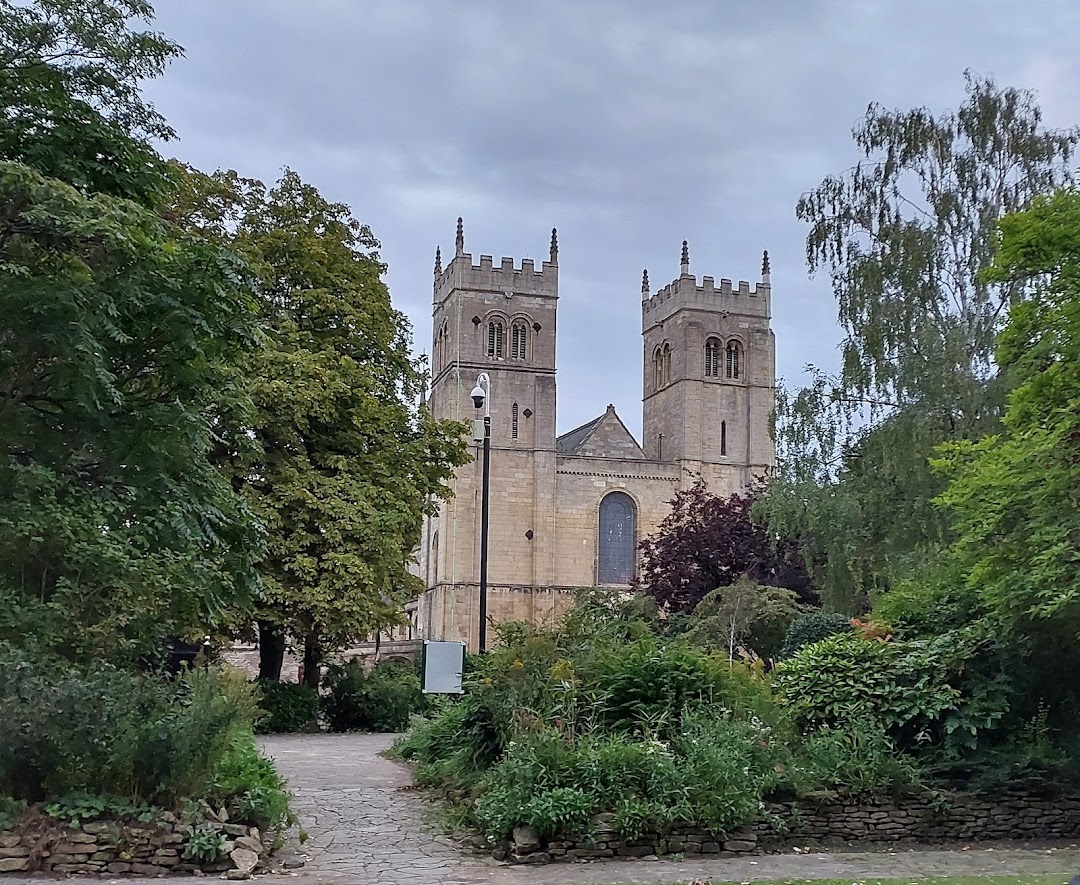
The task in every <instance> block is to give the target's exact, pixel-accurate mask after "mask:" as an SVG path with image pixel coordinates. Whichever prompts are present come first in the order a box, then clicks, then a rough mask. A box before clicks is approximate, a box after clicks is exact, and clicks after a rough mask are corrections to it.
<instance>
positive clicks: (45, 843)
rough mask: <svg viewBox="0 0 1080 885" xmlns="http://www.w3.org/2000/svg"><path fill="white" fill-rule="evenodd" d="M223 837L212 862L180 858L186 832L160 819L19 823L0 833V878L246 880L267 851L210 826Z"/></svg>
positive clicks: (247, 832)
mask: <svg viewBox="0 0 1080 885" xmlns="http://www.w3.org/2000/svg"><path fill="white" fill-rule="evenodd" d="M209 826H210V827H211V828H212V829H214V830H215V831H217V832H219V833H221V835H222V836H223V837H224V846H223V849H222V851H221V853H220V854H219V856H218V857H217V858H216V859H215V860H213V861H202V860H198V859H193V858H188V857H185V853H186V852H185V849H186V848H187V844H188V837H189V835H190V832H191V830H190V827H188V826H187V825H186V824H183V823H181V822H180V821H179V820H177V819H176V817H174V816H173V815H171V814H169V813H167V812H166V813H165V814H164V815H163V817H162V818H161V819H160V820H159V821H156V822H155V823H152V824H141V823H128V822H123V821H88V822H85V823H83V824H82V825H81V826H77V827H76V826H70V825H68V824H65V823H60V822H58V821H54V820H52V819H50V818H45V817H41V816H33V817H28V818H26V819H24V820H23V821H22V822H21V823H20V824H19V826H18V827H17V829H15V830H14V831H11V832H0V873H27V872H43V873H84V874H85V873H90V874H98V875H108V876H123V875H133V876H165V875H168V874H170V873H184V872H186V873H195V874H197V873H225V874H226V876H227V878H230V879H246V878H250V876H251V873H252V871H253V870H255V869H256V868H257V867H258V866H259V865H260V864H261V863H262V862H263V859H264V858H265V857H266V856H267V854H268V848H269V846H268V845H267V844H265V843H264V841H263V837H262V834H261V833H260V832H259V830H258V829H257V828H256V827H250V826H247V825H245V824H242V823H227V822H216V821H215V822H210V823H209Z"/></svg>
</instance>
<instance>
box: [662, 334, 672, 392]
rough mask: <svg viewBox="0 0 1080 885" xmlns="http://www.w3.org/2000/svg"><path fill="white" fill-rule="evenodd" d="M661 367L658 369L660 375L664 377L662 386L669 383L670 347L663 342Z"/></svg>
mask: <svg viewBox="0 0 1080 885" xmlns="http://www.w3.org/2000/svg"><path fill="white" fill-rule="evenodd" d="M662 357H663V365H662V366H661V367H660V374H661V375H663V377H664V384H670V383H671V347H670V346H669V345H668V343H667V342H666V341H665V342H664V352H663V354H662Z"/></svg>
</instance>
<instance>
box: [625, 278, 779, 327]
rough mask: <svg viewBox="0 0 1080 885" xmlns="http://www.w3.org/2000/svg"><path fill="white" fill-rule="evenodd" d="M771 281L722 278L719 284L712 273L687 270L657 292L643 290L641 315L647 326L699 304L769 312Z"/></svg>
mask: <svg viewBox="0 0 1080 885" xmlns="http://www.w3.org/2000/svg"><path fill="white" fill-rule="evenodd" d="M771 292H772V287H771V285H770V284H769V283H766V282H758V283H749V282H747V281H746V280H739V281H738V282H737V283H733V282H732V281H731V280H729V279H726V278H721V280H720V282H719V284H717V282H716V280H715V279H714V278H713V277H702V278H701V281H700V282H698V279H697V277H694V276H691V275H689V274H684V275H683V276H681V277H679V278H678V279H677V280H675V281H673V282H671V283H668V284H667V285H666V286H664V287H663V288H662V289H659V290H658V291H656V292H653V293H649V292H643V293H642V301H641V316H642V322H643V323H644V325H645V326H649V325H652V324H653V323H655V322H659V321H660V320H662V319H664V318H666V317H667V316H670V315H671V314H672V313H674V312H675V311H677V310H680V309H682V308H693V307H700V308H702V309H705V310H716V309H717V308H719V309H721V310H727V311H730V312H731V313H736V314H743V315H748V316H761V317H765V318H768V317H769V316H770V300H771V299H770V295H771Z"/></svg>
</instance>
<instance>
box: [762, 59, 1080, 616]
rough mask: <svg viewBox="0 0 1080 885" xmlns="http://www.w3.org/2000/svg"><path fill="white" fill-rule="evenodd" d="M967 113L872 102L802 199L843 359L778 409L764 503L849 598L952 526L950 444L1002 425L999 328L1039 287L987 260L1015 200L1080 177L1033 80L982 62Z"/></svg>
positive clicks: (836, 597) (920, 555)
mask: <svg viewBox="0 0 1080 885" xmlns="http://www.w3.org/2000/svg"><path fill="white" fill-rule="evenodd" d="M966 80H967V87H966V98H965V100H964V102H963V103H962V104H961V106H960V107H959V109H958V110H956V111H946V112H943V113H937V114H936V113H934V112H932V111H931V110H929V109H927V108H916V109H914V110H889V109H887V108H884V107H882V106H880V105H877V104H872V105H870V107H869V108H868V110H867V113H866V117H865V119H864V120H863V121H862V122H861V123H860V124H859V125H858V126H857V127H856V128H855V130H854V132H853V136H854V140H855V145H856V147H857V148H858V150H859V153H860V154H861V159H860V160H859V161H858V162H857V163H856V164H855V165H854V166H853V167H852V168H850V169H848V170H846V171H845V172H843V173H841V174H838V175H830V176H829V177H827V178H826V179H825V180H824V181H823V182H822V183H821V184H820V185H819V186H818V187H817V188H815V189H814V190H813V191H810V192H809V193H807V194H804V195H803V197H802V198H801V199H800V200H799V202H798V205H797V208H796V214H797V216H798V218H799V219H800V220H801V221H804V222H806V223H807V224H808V225H809V232H808V234H807V239H806V257H807V263H808V265H809V270H810V273H811V274H816V273H826V274H828V276H829V279H830V281H831V283H832V287H833V291H834V294H835V298H836V304H837V319H838V322H839V324H840V326H841V328H842V329H843V332H844V339H843V343H842V354H841V366H840V369H839V371H838V372H837V373H835V374H829V373H825V372H823V371H820V370H818V369H815V368H813V367H810V372H811V376H812V377H811V384H810V385H809V386H808V387H807V388H805V389H803V390H801V391H797V392H794V393H784V394H782V395H781V397H780V402H779V408H778V425H777V426H778V448H779V452H780V464H779V470H778V476H777V477H776V481H775V482H773V483H772V484H771V487H770V491H769V494H768V496H767V498H766V500H765V502H764V503H763V510H764V512H765V514H766V515H767V517H768V518H769V519H770V521H771V522H772V523H773V525H774V526H775V527H777V528H778V529H781V530H783V531H786V532H789V533H792V534H797V535H799V536H801V537H803V538H805V539H806V541H807V546H806V549H805V551H804V552H805V554H806V555H807V557H808V560H809V562H810V565H811V566H812V567H813V568H814V569H815V572H816V577H817V578H818V579H819V581H820V582H821V584H822V586H823V590H824V594H825V597H826V599H827V600H828V601H829V602H830V603H831V604H832V605H834V606H836V607H846V606H850V605H852V604H857V600H858V599H859V598H860V597H862V596H864V595H865V593H866V592H867V591H868V590H872V589H874V588H875V587H881V586H884V585H887V583H888V581H889V578H890V577H891V576H894V575H896V574H898V573H900V572H903V571H906V570H908V569H910V568H912V567H915V566H916V565H917V563H918V562H919V561H921V560H922V559H924V558H925V557H926V556H927V554H928V553H929V552H930V551H932V550H934V549H935V548H936V546H937V545H938V544H939V543H940V542H941V540H942V538H943V535H944V533H945V531H946V530H945V527H944V524H943V522H942V519H941V516H940V514H939V513H938V512H937V511H936V510H935V508H934V507H933V505H932V503H931V500H932V498H933V497H934V496H935V495H936V494H938V493H939V492H940V491H941V488H942V480H941V479H940V478H939V477H937V476H935V475H934V473H933V472H932V470H931V469H930V467H929V465H928V460H927V459H928V457H929V455H930V454H931V453H932V451H933V449H934V447H935V446H936V445H938V444H940V443H941V442H943V441H947V440H951V439H965V438H977V437H979V436H981V435H983V434H984V433H986V432H987V431H988V430H990V429H993V428H994V427H995V426H996V425H997V422H998V416H999V414H1000V409H1001V404H1002V402H1003V396H1004V391H1003V386H1004V385H1003V384H1002V379H1000V378H999V375H998V372H997V367H996V365H995V362H994V352H993V351H994V339H995V335H996V334H997V332H998V331H999V330H1000V327H1001V324H1002V322H1003V319H1004V317H1005V316H1006V314H1007V311H1008V309H1009V307H1010V306H1011V305H1012V304H1014V303H1016V301H1017V300H1018V299H1020V298H1022V297H1023V288H1022V287H1021V286H1020V285H1018V284H1016V283H1014V282H1012V281H1010V280H1008V279H1000V278H990V277H987V276H984V274H983V272H984V271H985V269H986V268H987V267H988V266H990V264H991V263H992V261H993V256H994V250H995V243H996V231H997V225H998V222H999V220H1000V219H1001V217H1002V216H1003V215H1005V214H1006V213H1010V212H1014V211H1017V210H1019V209H1022V208H1023V207H1025V206H1026V205H1028V204H1029V203H1030V201H1031V200H1032V199H1033V198H1034V197H1035V196H1036V195H1038V194H1042V193H1046V192H1049V191H1052V190H1054V189H1055V188H1056V187H1058V186H1060V185H1061V184H1062V183H1064V182H1066V181H1067V180H1068V179H1069V170H1070V165H1069V164H1070V160H1071V157H1072V154H1073V151H1074V148H1075V146H1076V143H1077V139H1078V131H1077V130H1076V129H1070V130H1066V131H1048V130H1046V129H1045V128H1044V127H1043V125H1042V114H1041V111H1040V109H1039V107H1038V104H1037V103H1036V100H1035V97H1034V96H1033V95H1032V93H1030V92H1027V91H1025V90H1020V89H1012V88H999V87H998V86H997V85H996V84H995V83H994V81H993V80H992V79H989V78H980V77H976V76H974V75H972V74H970V73H969V74H967V77H966Z"/></svg>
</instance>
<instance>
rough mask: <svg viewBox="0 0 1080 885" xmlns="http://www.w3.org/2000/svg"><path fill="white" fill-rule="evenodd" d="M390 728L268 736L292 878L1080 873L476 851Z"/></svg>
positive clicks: (1070, 862)
mask: <svg viewBox="0 0 1080 885" xmlns="http://www.w3.org/2000/svg"><path fill="white" fill-rule="evenodd" d="M390 743H391V739H390V737H388V736H386V735H289V736H275V737H268V738H265V739H264V741H263V746H264V748H265V749H266V752H267V753H268V754H269V755H270V756H272V757H273V758H274V760H275V761H276V763H277V765H278V768H279V770H280V771H281V773H282V774H283V775H284V776H285V777H286V778H287V779H288V780H289V783H290V785H291V789H292V791H293V794H294V795H295V797H296V803H295V804H296V810H297V813H298V814H299V816H300V818H301V821H302V824H303V826H304V827H305V829H306V830H307V831H308V833H309V839H308V841H307V843H306V844H305V845H304V846H303V849H302V851H303V852H304V853H305V854H307V855H309V857H310V860H309V861H308V863H307V865H306V866H305V867H304V869H302V870H298V871H296V873H295V874H293V875H292V876H289V877H288V878H279V876H267V877H265V878H264V877H259V878H260V879H261V880H262V881H265V882H267V883H268V885H269V883H270V882H275V883H276V882H278V881H281V882H285V881H291V882H294V883H297V885H322V883H327V885H345V883H350V885H351V883H356V885H367V883H372V885H485V883H492V885H610V883H625V885H637V883H642V885H645V883H687V882H690V881H692V880H693V879H703V880H709V879H712V880H714V881H736V882H743V881H748V880H754V879H785V878H795V879H815V878H818V879H820V878H843V879H849V880H850V881H852V882H854V881H855V880H857V879H867V878H885V877H889V878H892V877H904V878H912V879H914V878H917V877H921V876H932V875H938V876H942V875H950V874H952V875H967V876H972V875H980V874H986V875H1019V874H1025V873H1029V874H1037V873H1061V874H1062V882H1063V883H1064V882H1065V881H1067V880H1068V879H1069V878H1070V877H1071V876H1072V875H1073V874H1075V873H1077V872H1080V851H1077V850H1059V851H1053V852H1047V851H1038V850H1016V849H1011V850H1001V849H997V850H988V849H985V848H977V847H972V848H971V849H970V850H968V851H960V850H956V851H901V850H898V851H880V852H860V853H846V852H843V853H821V854H809V855H801V854H800V855H796V854H785V855H762V856H758V857H749V858H748V857H739V858H730V859H729V858H723V859H722V858H718V857H714V858H711V859H704V858H702V859H695V860H683V861H675V860H658V861H644V860H636V861H625V860H623V861H619V860H613V861H597V862H594V863H588V864H550V865H547V866H507V865H502V864H497V863H496V862H495V861H493V860H489V859H486V858H483V857H481V856H478V855H474V854H469V853H466V852H464V851H463V850H461V849H459V848H457V847H455V846H454V845H452V844H451V843H450V842H449V840H447V839H446V838H445V837H442V836H438V835H436V832H437V831H436V830H435V829H434V828H433V827H432V825H431V823H430V819H431V810H432V806H431V804H430V803H429V802H427V801H426V800H425V799H424V798H423V797H422V796H421V795H418V794H417V793H415V792H411V791H409V790H407V789H404V788H407V787H408V786H409V785H410V784H411V779H410V777H409V771H408V769H407V768H406V767H405V766H402V765H398V764H397V763H395V762H391V761H389V760H387V759H385V758H383V757H382V756H380V755H379V753H380V752H382V751H383V750H385V749H387V748H388V747H389V746H390Z"/></svg>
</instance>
